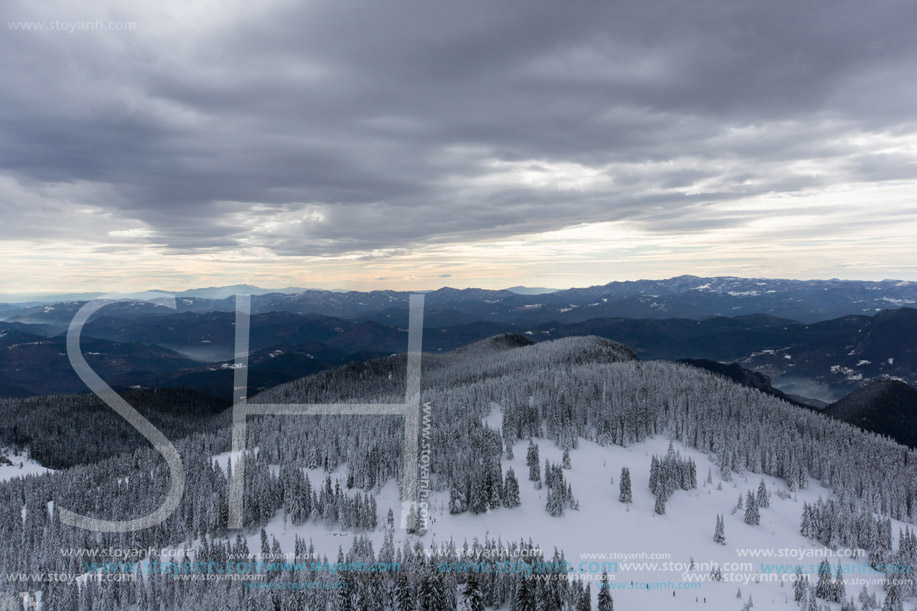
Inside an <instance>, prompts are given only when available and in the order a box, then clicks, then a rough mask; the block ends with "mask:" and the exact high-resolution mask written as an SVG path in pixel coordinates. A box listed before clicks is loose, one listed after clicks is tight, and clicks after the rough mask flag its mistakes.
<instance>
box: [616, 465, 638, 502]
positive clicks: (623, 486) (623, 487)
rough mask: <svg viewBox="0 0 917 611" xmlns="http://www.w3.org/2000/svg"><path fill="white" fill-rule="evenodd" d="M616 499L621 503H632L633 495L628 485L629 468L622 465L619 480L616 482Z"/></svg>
mask: <svg viewBox="0 0 917 611" xmlns="http://www.w3.org/2000/svg"><path fill="white" fill-rule="evenodd" d="M618 490H619V494H618V500H619V501H621V502H622V503H633V502H634V495H633V492H632V490H631V486H630V469H628V468H627V467H623V468H622V469H621V481H620V482H619V484H618Z"/></svg>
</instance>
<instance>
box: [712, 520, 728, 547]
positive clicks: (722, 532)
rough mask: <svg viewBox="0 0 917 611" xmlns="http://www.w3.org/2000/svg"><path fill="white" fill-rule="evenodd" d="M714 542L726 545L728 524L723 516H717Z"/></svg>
mask: <svg viewBox="0 0 917 611" xmlns="http://www.w3.org/2000/svg"><path fill="white" fill-rule="evenodd" d="M713 541H714V542H715V543H719V544H720V545H726V524H725V521H724V520H723V516H722V515H721V514H720V515H717V516H716V527H715V528H714V530H713Z"/></svg>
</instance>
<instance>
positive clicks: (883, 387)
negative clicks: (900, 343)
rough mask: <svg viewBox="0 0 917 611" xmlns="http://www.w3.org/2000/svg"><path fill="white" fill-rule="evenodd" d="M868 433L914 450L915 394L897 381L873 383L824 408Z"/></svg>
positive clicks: (916, 436)
mask: <svg viewBox="0 0 917 611" xmlns="http://www.w3.org/2000/svg"><path fill="white" fill-rule="evenodd" d="M825 413H826V414H828V415H829V416H831V417H833V418H837V419H838V420H843V421H844V422H849V423H850V424H854V425H856V426H859V427H861V428H863V429H865V430H867V431H872V432H874V433H879V434H880V435H887V436H888V437H891V438H892V439H894V440H895V441H897V442H898V443H901V444H904V445H907V446H910V447H912V448H913V447H917V390H915V389H913V388H911V387H910V386H908V385H907V384H905V383H904V382H901V381H898V380H883V381H879V382H873V383H871V384H869V385H867V386H864V387H863V388H861V389H859V390H857V391H854V392H853V393H851V394H849V395H847V396H846V397H844V398H843V399H841V400H840V401H837V402H835V403H832V404H831V405H829V406H828V407H827V408H825Z"/></svg>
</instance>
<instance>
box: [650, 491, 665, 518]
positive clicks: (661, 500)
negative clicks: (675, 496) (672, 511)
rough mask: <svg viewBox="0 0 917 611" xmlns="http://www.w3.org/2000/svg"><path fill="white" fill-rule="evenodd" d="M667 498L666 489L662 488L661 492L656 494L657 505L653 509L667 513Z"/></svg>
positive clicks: (663, 513) (662, 513)
mask: <svg viewBox="0 0 917 611" xmlns="http://www.w3.org/2000/svg"><path fill="white" fill-rule="evenodd" d="M665 500H666V499H665V490H663V489H660V490H659V493H658V494H656V505H655V506H654V507H653V511H655V512H656V513H657V514H659V515H665Z"/></svg>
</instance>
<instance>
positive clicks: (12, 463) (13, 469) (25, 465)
mask: <svg viewBox="0 0 917 611" xmlns="http://www.w3.org/2000/svg"><path fill="white" fill-rule="evenodd" d="M49 471H50V469H47V468H45V467H43V466H42V465H41V464H39V463H38V462H36V461H34V460H32V459H31V458H29V457H28V456H26V455H24V454H20V453H19V452H16V451H15V450H10V449H7V448H0V482H5V481H7V480H10V479H13V478H14V477H25V476H28V475H41V474H42V473H47V472H49Z"/></svg>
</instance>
